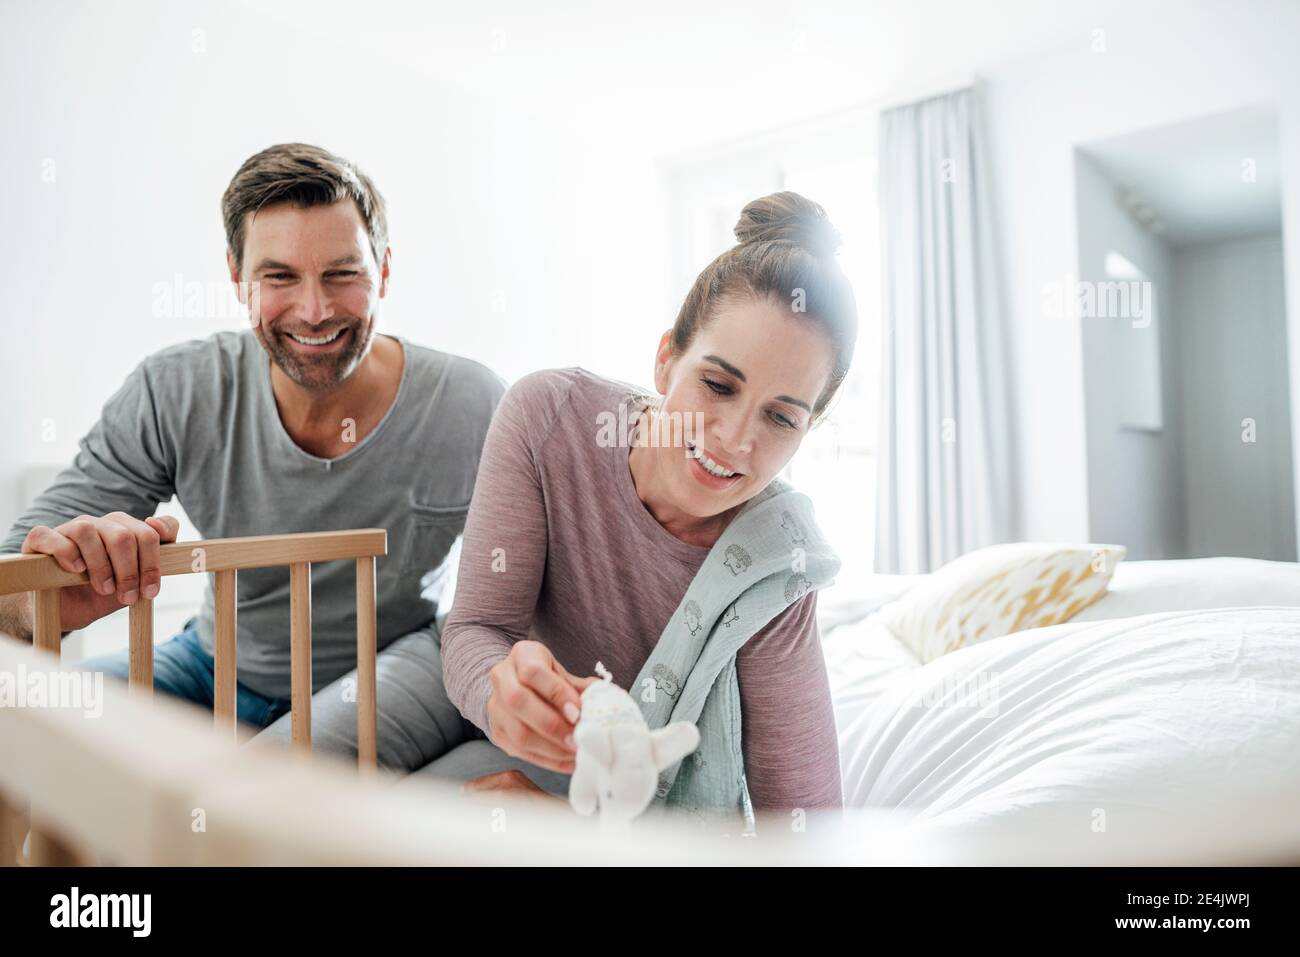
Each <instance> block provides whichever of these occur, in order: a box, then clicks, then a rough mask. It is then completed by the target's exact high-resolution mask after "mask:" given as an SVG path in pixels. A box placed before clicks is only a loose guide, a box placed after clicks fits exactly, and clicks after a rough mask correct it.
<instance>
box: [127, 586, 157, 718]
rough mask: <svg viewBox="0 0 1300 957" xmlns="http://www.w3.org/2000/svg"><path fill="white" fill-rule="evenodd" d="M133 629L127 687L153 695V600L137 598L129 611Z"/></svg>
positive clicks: (128, 614) (145, 695)
mask: <svg viewBox="0 0 1300 957" xmlns="http://www.w3.org/2000/svg"><path fill="white" fill-rule="evenodd" d="M127 623H128V626H129V628H130V631H131V647H130V651H129V652H128V654H129V659H130V672H129V676H128V679H127V687H128V688H130V690H131V691H132V692H133V693H135V694H138V695H140V696H141V697H143V698H152V697H153V602H152V601H150V600H149V599H148V598H137V599H136V602H135V604H134V605H132V606H131V608H130V611H128V612H127Z"/></svg>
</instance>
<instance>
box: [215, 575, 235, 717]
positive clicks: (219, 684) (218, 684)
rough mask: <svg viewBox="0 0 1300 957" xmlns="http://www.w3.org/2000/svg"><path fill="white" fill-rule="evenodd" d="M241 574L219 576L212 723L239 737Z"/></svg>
mask: <svg viewBox="0 0 1300 957" xmlns="http://www.w3.org/2000/svg"><path fill="white" fill-rule="evenodd" d="M236 574H238V573H237V572H236V571H235V569H233V568H228V569H225V570H223V571H219V572H216V573H215V576H216V584H215V596H214V597H215V602H214V604H215V610H214V623H213V632H214V633H213V644H214V645H215V646H216V663H215V667H214V675H213V699H212V720H213V725H214V727H215V728H216V729H217V730H218V731H225V732H228V733H229V734H230V735H231V737H234V736H235V734H236V720H237V715H236V708H235V668H236V665H235V662H236V660H237V650H238V649H237V648H236V645H235V636H236V635H237V634H238V628H237V625H238V619H237V618H236V617H235V616H236V614H237V612H236V605H235V595H236V594H237V592H236V582H237V579H236V578H235V576H236Z"/></svg>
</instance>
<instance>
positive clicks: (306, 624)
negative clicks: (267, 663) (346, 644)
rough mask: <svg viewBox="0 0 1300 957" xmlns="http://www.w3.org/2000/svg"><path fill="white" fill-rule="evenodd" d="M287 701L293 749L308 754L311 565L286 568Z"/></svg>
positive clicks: (309, 737) (309, 745)
mask: <svg viewBox="0 0 1300 957" xmlns="http://www.w3.org/2000/svg"><path fill="white" fill-rule="evenodd" d="M289 682H290V687H289V698H290V709H291V711H292V714H293V717H292V718H291V719H290V723H291V724H290V726H291V729H292V737H293V744H294V747H295V748H298V749H300V750H303V751H311V563H310V562H293V563H292V564H290V565H289Z"/></svg>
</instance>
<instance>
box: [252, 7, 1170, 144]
mask: <svg viewBox="0 0 1300 957" xmlns="http://www.w3.org/2000/svg"><path fill="white" fill-rule="evenodd" d="M244 3H245V5H246V6H247V7H250V8H252V9H253V10H255V11H257V12H260V13H262V14H264V15H266V16H268V17H271V18H274V19H276V20H278V21H281V22H283V23H291V24H292V25H293V26H294V28H295V29H297V30H301V31H305V32H306V33H308V34H315V35H318V36H328V37H330V38H331V39H333V40H334V41H336V42H338V43H340V44H345V45H346V47H347V48H348V49H350V50H355V51H357V52H358V54H359V55H360V54H378V55H380V56H381V57H382V59H383V61H384V62H387V63H392V64H397V65H400V66H402V67H405V68H407V69H410V70H413V71H417V72H418V73H421V74H423V75H425V76H428V77H429V78H430V79H431V80H432V81H433V82H434V83H435V84H436V85H437V87H438V88H440V89H447V88H455V87H459V88H461V89H464V90H467V91H475V92H478V93H480V94H483V95H485V96H490V97H491V98H493V100H495V101H498V102H500V103H502V105H503V106H508V107H510V108H514V109H522V110H527V111H529V112H531V113H534V114H537V115H541V116H553V117H556V118H557V122H564V123H566V124H573V125H576V126H579V127H581V128H583V129H586V130H589V131H590V132H591V135H593V136H596V135H602V136H609V135H614V136H618V137H620V138H621V139H624V140H627V141H628V142H630V143H631V142H636V143H637V144H638V145H641V144H644V146H645V147H647V148H649V149H650V150H651V151H652V152H653V153H654V154H656V155H665V154H671V153H673V152H676V151H683V150H689V149H694V148H698V147H700V146H705V145H710V144H713V143H718V142H724V141H727V140H730V139H734V138H736V137H740V136H745V135H748V134H752V133H755V132H760V131H764V130H768V129H771V128H773V127H775V126H778V125H781V124H784V123H788V122H791V121H795V120H800V119H806V118H809V117H810V116H819V115H823V114H826V113H828V112H834V111H836V110H840V109H845V108H849V107H853V106H859V105H862V104H864V103H867V102H871V101H873V100H875V99H878V98H881V97H889V96H892V95H895V94H896V93H897V92H899V91H907V90H908V89H909V88H911V87H913V86H917V85H925V84H927V83H931V82H944V81H946V80H947V79H948V78H950V77H954V76H960V75H963V74H968V73H970V72H972V71H979V70H981V69H985V68H988V67H990V66H992V65H995V64H1002V63H1005V62H1008V61H1013V60H1017V59H1020V58H1023V57H1028V56H1032V55H1038V54H1042V53H1044V52H1050V51H1052V50H1056V49H1061V50H1065V49H1086V48H1087V45H1088V44H1089V43H1090V42H1091V39H1092V32H1093V30H1094V29H1097V28H1107V29H1111V30H1113V31H1114V34H1118V35H1120V36H1122V33H1123V27H1124V26H1125V25H1126V24H1129V23H1131V22H1132V21H1133V20H1134V19H1135V18H1136V17H1137V16H1139V15H1140V16H1141V17H1142V18H1143V19H1144V20H1148V21H1150V20H1151V19H1152V18H1154V19H1155V20H1159V19H1160V18H1161V17H1163V16H1167V15H1174V14H1175V13H1176V11H1177V10H1178V9H1180V8H1179V6H1178V4H1177V3H1175V2H1174V0H1148V2H1147V3H1145V4H1143V5H1142V6H1141V9H1140V14H1138V13H1135V12H1134V7H1135V5H1134V4H1133V3H1132V2H1131V0H1052V2H1044V0H985V2H980V3H972V2H966V0H909V2H905V3H904V2H896V0H890V2H884V0H822V2H815V0H814V2H812V3H805V4H795V3H792V2H790V0H747V2H735V0H659V2H655V3H647V4H631V3H609V2H605V0H599V2H597V0H553V2H546V3H543V2H536V0H501V2H496V3H492V4H490V5H483V6H482V7H479V6H478V5H474V4H467V3H454V4H453V3H446V2H435V3H428V4H418V5H417V4H407V3H400V2H397V0H369V2H366V3H363V4H358V3H356V2H355V0H307V2H303V0H244ZM1181 9H1182V10H1183V11H1184V13H1185V12H1186V7H1185V6H1184V7H1182V8H1181ZM1112 42H1114V40H1112ZM330 63H331V66H335V65H336V64H334V63H333V61H332V60H331V61H330ZM366 80H367V81H368V80H375V81H377V82H380V83H382V82H383V78H382V77H370V76H367V77H366ZM401 92H402V91H401V90H391V89H390V90H389V95H392V94H393V93H399V94H400V93H401Z"/></svg>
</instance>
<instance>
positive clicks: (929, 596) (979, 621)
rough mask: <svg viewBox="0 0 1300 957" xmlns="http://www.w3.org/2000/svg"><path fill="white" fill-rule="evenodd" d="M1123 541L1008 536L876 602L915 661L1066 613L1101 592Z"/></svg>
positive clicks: (1066, 616)
mask: <svg viewBox="0 0 1300 957" xmlns="http://www.w3.org/2000/svg"><path fill="white" fill-rule="evenodd" d="M1126 554H1128V549H1126V548H1124V546H1122V545H1058V544H1050V543H1046V542H1015V543H1012V544H1009V545H993V546H990V547H989V548H980V549H977V550H976V551H973V552H968V553H967V554H965V555H962V556H961V557H960V558H956V559H953V560H952V561H951V562H949V563H948V564H947V565H944V566H943V567H942V568H940V569H939V570H938V571H936V572H934V573H933V574H932V575H930V576H929V578H927V579H926V580H925V581H924V582H923V583H921V584H920V585H917V586H916V587H915V588H912V589H910V590H909V591H908V592H907V593H906V594H905V595H903V597H902V598H900V599H898V600H897V601H894V602H891V603H890V604H888V605H886V606H885V607H884V608H882V609H880V612H879V614H880V619H881V622H882V623H883V624H884V625H885V627H886V628H888V629H889V630H890V631H891V632H892V633H893V634H894V636H895V637H896V638H898V640H899V641H901V642H903V643H904V644H905V645H907V646H908V647H909V648H911V649H912V651H913V652H915V653H916V655H917V657H919V658H920V659H921V661H922V662H929V661H933V660H934V659H935V658H938V657H939V656H940V655H945V654H947V653H948V652H950V651H956V650H957V649H958V648H964V647H966V646H967V645H973V644H975V643H976V642H980V641H988V640H989V639H990V638H1000V637H1002V636H1003V635H1009V634H1011V633H1012V632H1013V631H1025V630H1026V629H1029V628H1043V627H1046V626H1047V625H1059V624H1060V623H1061V622H1064V621H1069V620H1070V618H1071V617H1073V616H1074V615H1075V614H1077V613H1078V612H1080V611H1082V610H1083V609H1084V608H1087V607H1088V606H1089V605H1091V604H1092V603H1093V602H1094V601H1096V600H1097V599H1098V598H1100V597H1101V596H1102V595H1104V594H1105V593H1106V586H1107V584H1108V583H1109V582H1110V576H1111V575H1113V574H1114V572H1115V567H1116V566H1117V565H1119V563H1120V562H1122V561H1123V560H1124V556H1125V555H1126Z"/></svg>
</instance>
